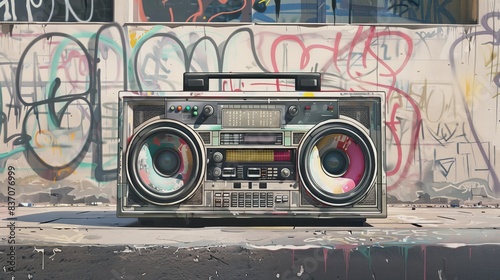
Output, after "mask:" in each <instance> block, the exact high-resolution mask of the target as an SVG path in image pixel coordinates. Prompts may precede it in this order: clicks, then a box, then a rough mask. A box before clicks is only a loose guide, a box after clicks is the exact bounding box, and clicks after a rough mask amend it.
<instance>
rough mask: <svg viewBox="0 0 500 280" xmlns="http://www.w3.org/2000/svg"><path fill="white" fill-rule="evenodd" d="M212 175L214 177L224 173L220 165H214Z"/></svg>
mask: <svg viewBox="0 0 500 280" xmlns="http://www.w3.org/2000/svg"><path fill="white" fill-rule="evenodd" d="M212 175H213V176H214V177H220V175H222V169H220V167H214V169H213V170H212Z"/></svg>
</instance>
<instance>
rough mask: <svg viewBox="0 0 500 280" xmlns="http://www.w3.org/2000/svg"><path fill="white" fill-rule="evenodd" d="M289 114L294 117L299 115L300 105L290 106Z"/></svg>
mask: <svg viewBox="0 0 500 280" xmlns="http://www.w3.org/2000/svg"><path fill="white" fill-rule="evenodd" d="M288 114H290V116H293V117H295V116H297V115H298V114H299V107H297V105H292V106H290V107H288Z"/></svg>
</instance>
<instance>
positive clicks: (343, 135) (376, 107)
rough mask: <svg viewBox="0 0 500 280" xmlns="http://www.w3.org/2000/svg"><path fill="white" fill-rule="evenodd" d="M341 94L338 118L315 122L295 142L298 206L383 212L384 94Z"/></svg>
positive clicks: (366, 213)
mask: <svg viewBox="0 0 500 280" xmlns="http://www.w3.org/2000/svg"><path fill="white" fill-rule="evenodd" d="M342 96H343V97H344V98H339V99H338V101H339V102H338V110H339V111H338V112H339V115H338V118H332V119H327V120H323V121H321V122H320V123H318V124H316V125H315V126H314V127H312V128H311V129H309V130H308V131H307V132H306V133H305V134H304V135H303V136H302V137H301V140H300V143H299V145H298V149H297V151H298V152H297V169H298V175H299V176H298V177H299V180H300V184H301V188H300V189H301V208H302V207H306V208H307V207H308V206H310V207H314V208H317V207H320V208H324V210H325V211H327V212H330V213H331V214H332V215H335V216H337V217H338V216H342V215H346V216H349V217H351V218H353V217H354V216H359V217H361V218H366V217H386V216H387V207H386V175H385V144H384V143H385V128H384V125H385V124H384V123H385V111H384V109H383V108H384V94H383V93H365V95H363V94H361V93H343V94H342ZM334 209H335V210H334Z"/></svg>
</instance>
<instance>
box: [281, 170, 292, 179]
mask: <svg viewBox="0 0 500 280" xmlns="http://www.w3.org/2000/svg"><path fill="white" fill-rule="evenodd" d="M280 173H281V177H283V178H288V176H290V174H292V172H291V171H290V169H288V168H283V169H281V172H280Z"/></svg>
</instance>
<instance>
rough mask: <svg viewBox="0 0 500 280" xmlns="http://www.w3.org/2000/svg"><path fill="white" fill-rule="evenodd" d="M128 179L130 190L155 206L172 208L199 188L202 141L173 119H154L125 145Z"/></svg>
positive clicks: (201, 169)
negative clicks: (171, 206)
mask: <svg viewBox="0 0 500 280" xmlns="http://www.w3.org/2000/svg"><path fill="white" fill-rule="evenodd" d="M127 147H128V148H127V151H126V156H125V157H126V159H127V160H126V161H125V164H126V167H125V169H126V170H127V178H128V180H129V182H131V184H130V186H131V189H132V191H133V192H134V193H135V195H137V196H138V197H139V198H141V199H142V200H144V201H147V202H149V203H151V204H154V205H174V204H179V203H181V202H183V201H185V200H186V199H188V198H190V197H191V196H192V195H193V193H194V192H195V191H196V190H197V189H198V188H199V187H200V185H201V182H202V180H203V175H204V174H205V168H206V159H205V152H204V150H203V148H202V147H203V144H202V140H201V139H200V137H199V136H198V134H197V133H195V132H194V131H193V130H192V129H191V128H189V127H188V126H186V125H184V124H182V123H179V122H177V121H175V120H168V119H157V120H152V121H150V122H147V123H145V124H143V125H141V126H139V127H138V128H137V129H135V132H134V134H133V136H132V138H131V139H130V143H129V144H128V145H127Z"/></svg>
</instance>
